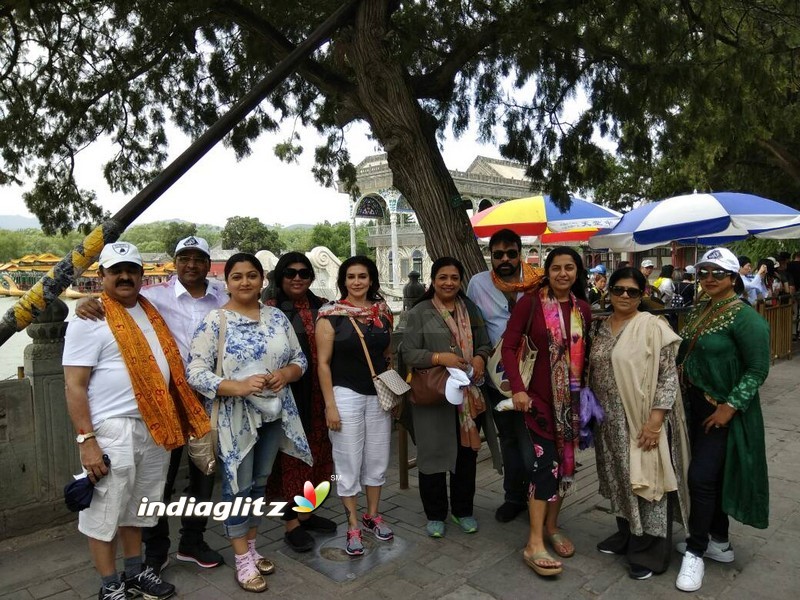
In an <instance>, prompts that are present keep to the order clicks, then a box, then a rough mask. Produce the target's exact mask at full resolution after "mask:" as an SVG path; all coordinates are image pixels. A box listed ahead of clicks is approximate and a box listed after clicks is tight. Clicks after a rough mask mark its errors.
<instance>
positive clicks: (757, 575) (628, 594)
mask: <svg viewBox="0 0 800 600" xmlns="http://www.w3.org/2000/svg"><path fill="white" fill-rule="evenodd" d="M798 367H800V361H799V360H797V359H795V360H793V361H792V360H789V361H781V362H778V363H777V364H776V365H774V366H773V368H772V371H771V372H770V376H769V379H768V380H767V382H766V383H765V385H764V386H763V388H762V390H761V394H762V404H763V409H764V417H765V422H766V424H767V456H768V460H769V469H770V494H771V501H770V505H771V515H770V516H771V518H770V522H771V526H770V527H769V529H766V530H758V529H752V528H749V527H744V526H742V525H740V524H739V523H735V522H734V523H733V524H732V527H731V534H732V542H733V544H734V546H735V549H736V561H735V562H734V563H733V564H732V565H721V564H718V563H715V562H713V561H706V578H705V583H704V585H703V588H702V590H701V591H700V592H699V593H698V594H697V597H701V598H725V599H726V600H736V599H739V598H741V599H747V600H750V599H751V598H758V599H759V600H761V599H771V598H775V599H776V600H777V599H780V600H784V599H785V598H786V596H787V594H792V593H795V592H794V590H795V589H796V586H797V584H798V583H800V468H798V464H800V402H799V401H798V400H800V369H798ZM395 446H396V445H395ZM412 451H413V446H412ZM487 458H488V457H487V456H486V455H485V451H484V452H483V453H482V454H481V456H480V459H481V463H480V465H479V468H478V492H477V495H476V498H475V504H476V510H475V516H476V517H477V518H478V520H479V521H480V525H481V529H480V531H479V532H478V533H477V534H475V535H465V534H463V533H462V532H461V531H460V530H459V529H458V528H457V527H456V526H449V527H448V530H447V535H446V537H445V538H444V539H442V540H433V539H430V538H428V537H426V536H425V534H424V531H423V529H422V527H423V525H424V523H425V517H424V515H423V514H422V512H421V510H422V507H421V504H420V500H419V495H418V491H417V485H416V478H415V474H416V471H414V470H412V472H411V487H410V489H408V490H400V488H399V484H398V471H397V468H396V465H397V461H396V459H395V460H394V461H393V465H394V468H393V469H392V470H391V473H390V474H389V482H388V484H387V486H386V488H385V491H384V500H383V504H382V507H383V511H384V514H385V515H386V518H387V521H389V522H391V523H392V525H393V527H394V528H395V532H396V536H397V538H396V541H395V542H392V543H389V544H382V543H378V542H374V541H372V540H371V539H369V538H368V537H367V536H365V539H366V543H367V546H368V552H367V554H366V555H365V556H363V557H360V558H357V559H350V558H348V557H346V556H345V555H344V554H343V552H342V551H341V546H342V537H343V536H328V537H327V538H321V539H320V546H321V549H320V550H319V551H318V552H317V553H313V552H312V553H308V554H305V555H297V554H294V553H293V552H292V551H291V550H289V549H288V548H287V547H286V546H285V544H284V542H283V531H282V528H281V526H280V522H279V521H278V520H277V519H265V523H264V526H263V533H262V535H261V536H260V538H259V540H260V541H259V545H260V550H261V552H262V553H264V554H267V555H268V556H269V557H270V558H272V559H274V561H275V562H276V564H277V567H278V571H277V573H276V574H275V575H273V576H271V577H269V578H268V582H269V586H270V589H269V591H268V592H267V593H266V594H268V595H272V596H275V597H281V598H286V599H295V598H296V599H298V600H299V599H304V600H305V599H307V598H315V599H321V600H325V599H328V598H331V599H333V598H347V599H348V600H360V599H364V600H367V599H374V598H396V599H402V600H410V599H411V598H415V599H416V598H448V599H459V600H460V599H466V600H479V599H488V598H509V599H512V598H513V599H518V598H528V597H536V598H569V599H580V598H608V599H615V600H616V599H619V598H639V597H642V596H643V595H647V596H649V597H650V598H652V599H658V598H679V597H682V596H683V593H682V592H679V591H677V590H676V589H675V587H674V582H675V577H676V575H677V571H678V568H679V566H680V555H678V554H675V555H674V558H673V561H672V565H671V566H670V569H669V571H668V572H667V573H665V574H664V575H661V576H657V577H653V578H651V579H649V580H647V581H633V580H631V579H629V578H628V576H627V570H626V569H625V566H624V563H623V561H622V559H620V558H617V557H613V556H607V555H603V554H600V553H599V552H597V551H596V550H595V544H596V543H597V542H598V541H599V540H601V539H603V538H605V537H606V536H608V535H610V534H611V533H612V531H613V529H614V518H613V516H612V515H610V514H609V513H608V503H607V502H606V501H605V500H603V499H602V498H601V497H600V496H599V495H598V494H597V479H596V476H595V472H594V456H593V454H592V453H591V452H585V453H582V455H581V456H580V458H579V460H580V461H581V463H582V464H583V468H582V469H581V472H580V476H579V480H578V486H579V488H578V491H577V492H576V493H575V494H573V495H572V496H570V497H569V498H568V501H567V502H566V504H565V510H564V511H563V517H562V525H563V528H564V530H565V531H566V533H568V534H569V535H570V537H571V538H572V540H573V541H574V542H575V545H576V547H577V553H576V554H575V556H574V557H573V558H571V559H567V560H566V561H565V567H564V573H563V574H562V575H561V576H559V577H558V578H555V579H552V580H544V579H542V578H539V577H538V576H537V575H535V574H534V573H533V572H532V571H531V570H530V569H529V568H528V567H526V566H525V565H524V564H523V562H522V559H521V555H520V553H521V549H522V547H523V546H524V543H525V539H526V531H527V519H526V518H525V517H524V516H520V517H519V518H518V519H517V520H516V521H514V522H512V523H506V524H501V523H498V522H497V521H495V520H494V518H493V514H494V509H495V508H496V507H497V506H498V505H499V503H500V501H501V498H502V481H501V478H500V477H499V476H498V475H497V473H496V472H494V471H492V469H491V463H490V462H489V461H488V460H487ZM3 484H5V483H3ZM321 511H322V514H323V515H325V516H329V517H331V518H333V519H335V520H336V521H337V522H339V523H343V522H344V516H343V514H342V511H341V508H340V505H339V503H338V501H337V500H336V499H335V498H331V499H329V500H328V501H327V502H326V503H325V506H323V508H322V509H321ZM173 521H175V522H173V523H172V531H173V532H177V531H178V528H179V523H178V522H177V521H176V520H173ZM678 529H679V530H678V531H677V532H676V534H675V540H676V541H677V540H679V539H681V538H682V537H683V532H682V531H680V528H678ZM206 539H207V541H208V542H209V544H211V545H212V546H213V547H214V548H217V549H220V550H221V552H222V553H223V555H224V556H225V560H226V563H227V565H231V564H233V557H232V554H231V550H230V548H229V546H228V543H227V541H226V540H225V539H224V538H223V537H222V536H221V535H220V527H219V525H216V526H215V527H213V528H212V529H211V531H209V532H208V533H207V536H206ZM315 563H317V564H324V565H327V567H329V568H330V567H332V568H333V571H334V572H335V573H336V574H338V575H339V576H340V577H339V578H340V579H341V580H342V582H341V583H337V582H336V581H334V580H333V579H331V578H329V577H327V576H325V575H323V574H321V573H320V572H318V571H317V570H314V569H313V568H311V567H310V566H308V565H311V566H313V565H314V564H315ZM227 565H226V566H222V567H219V568H216V569H211V570H202V569H199V568H197V567H195V566H194V565H191V564H186V563H178V562H177V561H175V560H174V556H173V558H172V562H171V564H170V566H169V567H168V568H167V569H166V570H165V572H164V576H165V579H167V580H168V581H170V582H172V583H174V584H175V585H176V586H177V589H178V596H177V597H178V598H187V599H193V600H205V599H209V600H211V599H219V598H242V599H244V598H249V599H252V598H253V595H251V594H248V593H246V592H244V591H242V590H240V589H239V587H238V586H237V585H236V583H235V581H234V575H233V570H232V568H231V567H230V566H227ZM367 567H371V568H367ZM97 590H98V578H97V575H96V574H95V572H94V569H93V568H92V566H91V563H90V561H89V553H88V548H87V545H86V540H85V539H84V538H83V537H82V536H81V535H80V534H78V533H77V530H76V526H75V524H74V523H73V524H68V525H64V526H61V527H56V528H53V529H49V530H46V531H42V532H39V533H36V534H32V535H28V536H22V537H19V538H14V539H12V540H6V541H4V542H0V599H2V600H6V599H11V598H14V599H31V598H50V599H56V598H58V599H61V598H79V599H82V598H96V597H97ZM683 597H685V596H683Z"/></svg>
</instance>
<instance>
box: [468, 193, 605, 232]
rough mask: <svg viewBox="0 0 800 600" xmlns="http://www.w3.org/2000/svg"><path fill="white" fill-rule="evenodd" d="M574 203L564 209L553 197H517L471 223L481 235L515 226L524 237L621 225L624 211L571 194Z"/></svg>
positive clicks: (494, 207)
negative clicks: (618, 223)
mask: <svg viewBox="0 0 800 600" xmlns="http://www.w3.org/2000/svg"><path fill="white" fill-rule="evenodd" d="M570 200H571V201H572V205H571V206H570V208H569V209H568V210H567V211H565V212H561V209H559V208H558V206H557V205H556V204H555V202H553V201H552V200H551V199H550V196H531V197H530V198H517V199H516V200H509V201H507V202H503V203H501V204H498V205H496V206H492V207H490V208H487V209H486V210H482V211H481V212H479V213H477V214H476V215H474V216H473V217H472V218H471V219H470V222H471V223H472V228H473V229H474V230H475V234H476V235H477V236H478V237H490V236H491V235H492V234H494V233H496V232H497V231H499V230H501V229H505V228H508V229H511V230H513V231H515V232H516V233H517V234H519V235H520V236H524V235H527V236H530V235H541V234H543V233H544V232H545V230H546V229H550V231H551V232H556V233H557V232H563V231H568V230H570V229H577V228H587V227H591V228H598V229H607V228H611V227H613V226H614V225H616V224H617V222H618V221H619V219H620V217H621V213H618V212H617V211H615V210H611V209H609V208H605V207H604V206H600V205H599V204H593V203H591V202H587V201H586V200H581V199H580V198H575V197H572V196H570Z"/></svg>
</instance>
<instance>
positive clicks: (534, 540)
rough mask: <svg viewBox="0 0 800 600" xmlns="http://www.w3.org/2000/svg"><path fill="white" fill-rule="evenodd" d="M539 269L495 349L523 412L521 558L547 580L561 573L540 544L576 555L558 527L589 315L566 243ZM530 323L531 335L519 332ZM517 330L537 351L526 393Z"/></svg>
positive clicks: (578, 268) (574, 444)
mask: <svg viewBox="0 0 800 600" xmlns="http://www.w3.org/2000/svg"><path fill="white" fill-rule="evenodd" d="M544 269H545V279H544V280H543V281H542V285H541V287H539V288H538V289H536V290H533V291H532V292H531V293H529V294H527V295H526V296H525V297H523V298H522V299H521V300H520V301H519V302H517V305H516V306H515V307H514V311H513V312H512V313H511V318H510V319H509V320H508V326H507V329H506V332H505V335H504V336H503V351H502V352H503V365H504V366H505V372H506V376H507V378H508V381H509V383H510V384H511V391H512V392H513V397H512V401H513V404H514V410H519V411H523V412H524V413H525V429H526V431H525V432H524V435H523V437H524V439H522V440H520V447H521V448H522V449H523V454H524V459H525V467H526V470H527V471H528V473H529V474H530V487H529V489H528V512H529V516H530V533H529V536H528V544H527V546H526V547H525V550H523V558H524V560H525V562H526V563H527V564H528V566H529V567H530V568H531V569H533V570H534V571H535V572H536V573H538V574H539V575H541V576H544V577H548V576H552V575H558V574H559V573H561V570H562V566H561V561H559V560H556V559H554V558H553V557H552V556H551V555H550V554H549V552H548V551H547V549H546V547H545V545H544V544H545V540H547V541H548V542H549V543H550V545H551V546H552V548H553V551H554V552H555V553H556V554H557V555H558V556H559V557H561V558H569V557H570V556H572V555H573V554H574V553H575V546H573V544H572V542H571V541H570V540H569V539H568V538H567V537H566V536H565V535H564V534H562V533H561V532H560V531H559V529H558V512H559V510H560V509H561V503H562V500H563V498H564V496H565V495H566V493H567V491H568V490H569V487H570V485H571V484H572V482H573V480H574V476H575V455H576V452H577V450H578V438H579V436H580V423H579V418H580V411H579V394H580V388H581V387H582V386H583V381H584V367H585V364H586V363H585V359H586V357H587V356H588V355H589V348H588V340H589V324H590V323H591V320H592V312H591V309H590V308H589V304H588V303H587V302H586V272H585V271H584V267H583V260H581V257H580V256H579V255H578V253H577V252H575V251H574V250H572V249H571V248H567V247H565V246H562V247H559V248H555V249H554V250H553V251H551V252H550V254H549V255H548V256H547V260H545V263H544ZM531 311H532V313H531ZM529 321H530V323H531V325H530V330H529V331H527V332H525V331H524V329H525V327H526V325H527V323H528V322H529ZM524 333H527V335H528V337H529V339H530V340H531V342H533V344H534V345H535V346H536V348H537V349H538V351H539V353H538V356H537V358H536V364H535V366H534V369H533V376H532V377H531V381H530V384H529V385H528V387H527V389H526V388H525V385H524V384H523V382H522V378H521V376H520V373H519V366H518V362H517V360H518V359H517V358H516V357H517V349H518V348H519V345H520V343H521V339H522V335H523V334H524Z"/></svg>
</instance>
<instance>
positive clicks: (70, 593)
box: [47, 585, 100, 600]
mask: <svg viewBox="0 0 800 600" xmlns="http://www.w3.org/2000/svg"><path fill="white" fill-rule="evenodd" d="M99 588H100V586H99V585H98V589H99ZM94 597H97V592H95V593H94ZM81 598H82V596H80V595H79V594H78V592H76V591H75V590H70V589H66V590H63V591H61V592H58V593H56V594H53V595H52V596H47V600H81Z"/></svg>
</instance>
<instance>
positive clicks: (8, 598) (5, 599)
mask: <svg viewBox="0 0 800 600" xmlns="http://www.w3.org/2000/svg"><path fill="white" fill-rule="evenodd" d="M32 599H33V596H32V595H31V594H30V592H28V590H26V589H21V590H16V591H14V592H10V593H8V594H2V595H0V600H32Z"/></svg>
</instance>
